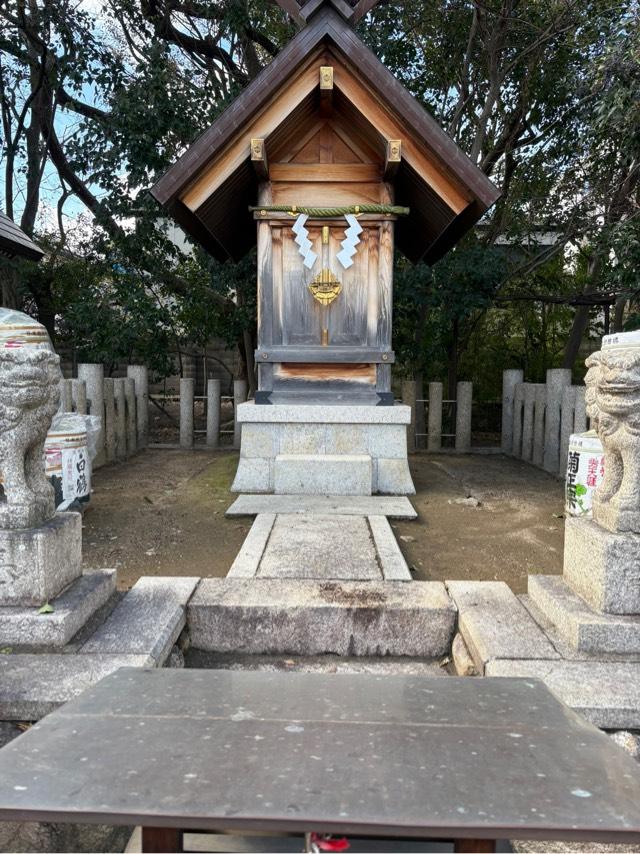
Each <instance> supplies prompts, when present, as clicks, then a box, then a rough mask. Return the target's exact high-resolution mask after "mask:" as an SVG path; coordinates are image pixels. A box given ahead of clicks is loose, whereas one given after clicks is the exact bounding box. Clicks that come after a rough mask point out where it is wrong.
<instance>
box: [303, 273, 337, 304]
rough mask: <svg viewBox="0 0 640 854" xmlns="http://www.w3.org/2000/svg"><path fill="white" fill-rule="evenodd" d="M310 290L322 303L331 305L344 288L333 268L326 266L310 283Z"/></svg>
mask: <svg viewBox="0 0 640 854" xmlns="http://www.w3.org/2000/svg"><path fill="white" fill-rule="evenodd" d="M309 290H310V291H311V294H312V296H313V298H314V299H315V300H317V301H318V302H319V303H320V305H331V303H332V302H333V301H334V299H335V298H336V297H337V296H338V294H339V293H340V291H341V290H342V285H341V284H340V282H339V281H338V280H337V279H336V277H335V276H334V274H333V273H332V272H331V270H328V269H327V268H326V267H324V268H323V269H322V270H320V272H319V273H318V275H317V276H316V277H315V279H314V280H313V281H312V282H311V284H310V285H309Z"/></svg>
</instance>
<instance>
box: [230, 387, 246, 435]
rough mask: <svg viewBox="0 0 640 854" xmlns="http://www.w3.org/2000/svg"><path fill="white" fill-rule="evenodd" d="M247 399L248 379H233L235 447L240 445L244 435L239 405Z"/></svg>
mask: <svg viewBox="0 0 640 854" xmlns="http://www.w3.org/2000/svg"><path fill="white" fill-rule="evenodd" d="M246 399H247V381H246V380H234V381H233V447H234V448H239V447H240V439H241V436H242V424H240V422H239V421H238V417H237V415H238V407H239V406H240V404H241V403H244V402H245V401H246Z"/></svg>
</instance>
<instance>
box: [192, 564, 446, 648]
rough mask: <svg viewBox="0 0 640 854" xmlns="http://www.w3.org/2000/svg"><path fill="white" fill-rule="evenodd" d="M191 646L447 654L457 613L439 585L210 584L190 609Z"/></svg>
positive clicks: (220, 580)
mask: <svg viewBox="0 0 640 854" xmlns="http://www.w3.org/2000/svg"><path fill="white" fill-rule="evenodd" d="M187 621H188V626H189V632H190V636H191V643H192V645H193V646H194V647H195V648H197V649H202V650H208V651H212V652H234V653H253V654H256V653H257V654H261V653H265V654H275V655H279V654H292V655H322V654H325V653H333V654H336V655H349V656H361V655H364V656H368V655H369V656H370V655H379V656H385V655H398V656H404V655H409V656H419V657H424V658H436V657H438V656H441V655H446V654H447V653H448V652H449V649H450V645H451V639H452V637H453V633H454V630H455V624H456V609H455V606H454V604H453V602H452V601H451V599H450V598H449V596H448V595H447V592H446V590H445V587H444V584H442V583H440V582H435V581H434V582H428V581H424V582H423V581H412V582H411V583H409V584H407V583H405V582H394V581H381V582H375V581H369V582H355V581H342V582H340V581H324V582H323V581H306V580H298V579H295V580H294V579H275V578H273V579H267V578H264V579H261V578H251V579H242V578H207V579H203V580H202V581H201V582H200V584H199V586H198V589H197V590H196V592H195V594H194V596H193V597H192V599H191V601H190V602H189V604H188V606H187Z"/></svg>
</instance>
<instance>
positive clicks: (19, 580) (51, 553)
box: [0, 513, 82, 607]
mask: <svg viewBox="0 0 640 854" xmlns="http://www.w3.org/2000/svg"><path fill="white" fill-rule="evenodd" d="M81 564H82V517H81V516H80V514H79V513H56V514H55V516H53V518H51V519H50V520H49V521H48V522H44V523H43V524H42V525H40V526H38V527H37V528H19V529H14V530H0V605H2V606H5V605H17V606H24V607H27V606H31V607H39V606H41V605H43V604H44V603H45V602H48V601H50V600H51V599H53V598H54V597H56V596H57V595H58V594H59V593H60V592H61V591H62V590H64V588H65V587H67V586H68V585H69V584H71V582H72V581H75V579H76V578H78V577H79V576H80V575H81Z"/></svg>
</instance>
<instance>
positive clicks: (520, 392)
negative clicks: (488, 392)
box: [511, 383, 526, 459]
mask: <svg viewBox="0 0 640 854" xmlns="http://www.w3.org/2000/svg"><path fill="white" fill-rule="evenodd" d="M525 386H526V383H518V385H517V386H516V387H515V388H514V390H513V422H512V431H511V455H512V456H514V457H518V459H521V458H522V416H523V414H524V389H525Z"/></svg>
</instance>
